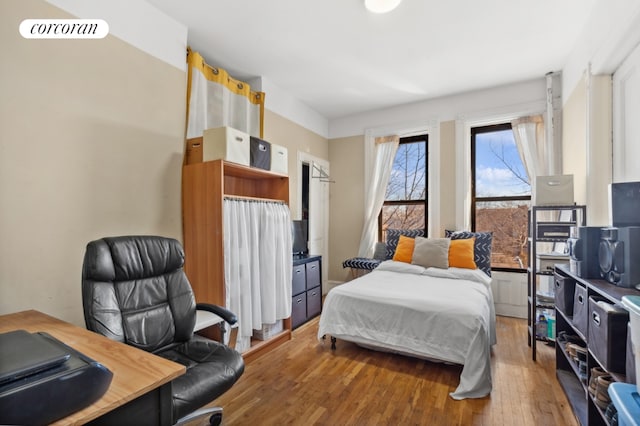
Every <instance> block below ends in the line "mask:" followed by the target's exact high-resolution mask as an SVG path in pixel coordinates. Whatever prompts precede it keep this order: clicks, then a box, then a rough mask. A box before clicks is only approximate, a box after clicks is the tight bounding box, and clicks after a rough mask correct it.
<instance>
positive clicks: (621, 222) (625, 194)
mask: <svg viewBox="0 0 640 426" xmlns="http://www.w3.org/2000/svg"><path fill="white" fill-rule="evenodd" d="M609 208H610V209H611V210H610V212H609V213H610V218H611V226H613V227H615V228H624V227H627V226H640V182H619V183H612V184H611V185H609Z"/></svg>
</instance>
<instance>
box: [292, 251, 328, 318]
mask: <svg viewBox="0 0 640 426" xmlns="http://www.w3.org/2000/svg"><path fill="white" fill-rule="evenodd" d="M321 262H322V258H321V256H296V257H294V259H293V274H292V277H291V281H292V283H291V286H292V287H291V289H292V291H291V295H292V296H293V297H292V301H291V327H292V328H296V327H299V326H300V325H302V324H304V323H305V322H307V321H309V320H310V319H311V318H314V317H316V316H318V315H320V312H321V311H322V277H321V270H322V264H321Z"/></svg>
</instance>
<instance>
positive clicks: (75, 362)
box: [0, 330, 113, 425]
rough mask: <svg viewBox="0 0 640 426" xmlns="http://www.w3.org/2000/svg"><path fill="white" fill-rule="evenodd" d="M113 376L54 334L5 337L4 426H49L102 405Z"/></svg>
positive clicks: (0, 345)
mask: <svg viewBox="0 0 640 426" xmlns="http://www.w3.org/2000/svg"><path fill="white" fill-rule="evenodd" d="M112 378H113V373H112V372H111V371H109V370H108V369H107V368H106V367H105V366H104V365H102V364H100V363H98V362H96V361H94V360H92V359H91V358H89V357H87V356H85V355H84V354H81V353H80V352H78V351H76V350H74V349H73V348H71V347H69V346H67V345H65V344H64V343H62V342H60V341H59V340H57V339H55V338H54V337H52V336H51V335H49V334H47V333H44V332H40V333H33V334H31V333H28V332H26V331H25V330H17V331H13V332H9V333H3V334H0V424H29V425H39V424H48V423H52V422H54V421H56V420H59V419H61V418H63V417H66V416H68V415H69V414H72V413H74V412H76V411H78V410H81V409H82V408H84V407H86V406H88V405H90V404H92V403H94V402H95V401H97V400H98V399H99V398H100V397H101V396H102V395H104V393H105V392H106V391H107V389H108V388H109V385H110V384H111V379H112Z"/></svg>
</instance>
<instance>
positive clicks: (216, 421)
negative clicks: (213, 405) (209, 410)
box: [209, 413, 222, 426]
mask: <svg viewBox="0 0 640 426" xmlns="http://www.w3.org/2000/svg"><path fill="white" fill-rule="evenodd" d="M220 423H222V413H215V414H213V415H212V416H211V417H209V424H210V425H211V426H219V425H220Z"/></svg>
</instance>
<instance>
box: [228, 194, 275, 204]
mask: <svg viewBox="0 0 640 426" xmlns="http://www.w3.org/2000/svg"><path fill="white" fill-rule="evenodd" d="M224 199H225V200H232V201H249V202H260V203H274V204H287V203H285V201H284V200H274V199H273V198H259V197H247V196H244V195H225V196H224Z"/></svg>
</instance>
